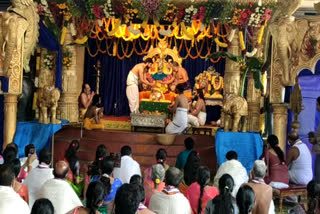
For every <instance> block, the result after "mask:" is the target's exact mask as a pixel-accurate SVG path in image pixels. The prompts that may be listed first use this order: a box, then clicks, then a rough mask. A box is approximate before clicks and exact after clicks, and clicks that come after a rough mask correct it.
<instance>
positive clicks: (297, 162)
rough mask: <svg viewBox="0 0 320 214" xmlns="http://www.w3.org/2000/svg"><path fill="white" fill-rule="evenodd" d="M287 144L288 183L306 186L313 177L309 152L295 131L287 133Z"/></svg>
mask: <svg viewBox="0 0 320 214" xmlns="http://www.w3.org/2000/svg"><path fill="white" fill-rule="evenodd" d="M288 144H289V145H290V147H291V148H290V150H289V152H288V155H287V165H288V167H289V179H290V182H291V183H294V184H301V185H307V184H308V183H309V181H311V180H312V177H313V174H312V158H311V152H310V150H309V148H308V147H307V145H306V144H304V143H303V142H302V141H301V140H300V139H299V136H298V134H297V132H296V131H291V132H289V134H288Z"/></svg>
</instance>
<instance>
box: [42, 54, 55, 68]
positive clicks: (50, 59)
mask: <svg viewBox="0 0 320 214" xmlns="http://www.w3.org/2000/svg"><path fill="white" fill-rule="evenodd" d="M43 64H44V67H45V68H47V69H49V70H52V69H53V68H54V66H55V55H54V52H50V51H48V52H47V53H46V55H45V56H44V60H43Z"/></svg>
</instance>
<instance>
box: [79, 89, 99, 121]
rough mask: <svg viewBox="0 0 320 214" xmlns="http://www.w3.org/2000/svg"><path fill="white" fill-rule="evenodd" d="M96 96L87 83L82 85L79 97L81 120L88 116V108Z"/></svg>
mask: <svg viewBox="0 0 320 214" xmlns="http://www.w3.org/2000/svg"><path fill="white" fill-rule="evenodd" d="M94 95H95V93H94V91H91V88H90V86H89V84H87V83H85V84H83V85H82V91H81V94H80V97H79V110H80V118H82V119H83V118H84V115H85V114H86V112H87V109H88V107H89V106H90V105H91V103H92V100H93V96H94Z"/></svg>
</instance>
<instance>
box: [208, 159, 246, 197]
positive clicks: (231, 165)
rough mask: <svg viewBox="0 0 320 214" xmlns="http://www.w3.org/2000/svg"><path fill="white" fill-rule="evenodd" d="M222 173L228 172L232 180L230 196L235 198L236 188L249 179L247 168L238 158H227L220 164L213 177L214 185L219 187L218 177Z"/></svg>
mask: <svg viewBox="0 0 320 214" xmlns="http://www.w3.org/2000/svg"><path fill="white" fill-rule="evenodd" d="M224 174H229V175H230V176H231V177H232V178H233V181H234V187H233V191H232V196H233V197H234V198H236V195H237V193H238V190H239V188H240V186H241V185H242V184H243V183H247V182H248V180H249V177H248V174H247V170H246V168H244V167H243V166H242V164H241V163H240V161H238V160H229V161H226V162H224V163H223V164H221V166H220V167H219V169H218V172H217V174H216V176H215V177H214V186H215V187H217V188H218V189H219V179H220V178H221V177H222V175H224Z"/></svg>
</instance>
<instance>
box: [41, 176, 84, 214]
mask: <svg viewBox="0 0 320 214" xmlns="http://www.w3.org/2000/svg"><path fill="white" fill-rule="evenodd" d="M38 198H47V199H49V200H50V201H51V203H52V205H53V207H54V213H55V214H65V213H67V212H69V211H70V210H72V209H74V208H76V207H79V206H83V205H82V203H81V201H80V199H79V197H78V196H77V194H76V193H75V192H74V190H73V189H72V188H71V186H70V185H69V184H68V183H67V182H66V181H64V180H62V179H50V180H48V181H46V182H45V183H44V184H43V185H42V187H41V189H40V190H39V193H38Z"/></svg>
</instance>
